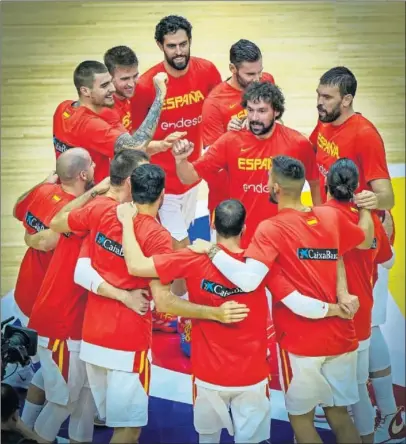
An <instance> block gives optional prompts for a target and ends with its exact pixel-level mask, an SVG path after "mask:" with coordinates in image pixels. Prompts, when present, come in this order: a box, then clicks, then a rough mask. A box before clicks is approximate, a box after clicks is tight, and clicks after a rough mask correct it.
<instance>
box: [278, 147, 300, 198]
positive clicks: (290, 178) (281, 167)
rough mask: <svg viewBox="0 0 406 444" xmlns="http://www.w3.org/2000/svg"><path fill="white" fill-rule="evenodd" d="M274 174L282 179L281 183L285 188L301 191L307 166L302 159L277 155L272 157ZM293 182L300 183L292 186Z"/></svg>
mask: <svg viewBox="0 0 406 444" xmlns="http://www.w3.org/2000/svg"><path fill="white" fill-rule="evenodd" d="M272 175H273V176H274V177H275V179H276V180H278V179H279V180H280V185H281V187H282V188H284V189H285V190H290V191H292V192H293V191H294V192H297V191H300V192H301V190H302V188H303V185H304V182H305V167H304V165H303V163H302V162H300V160H297V159H295V158H293V157H289V156H275V157H273V158H272ZM292 182H295V183H297V184H298V185H299V184H300V190H299V187H298V185H297V186H296V185H295V186H294V187H293V186H290V185H291V183H292Z"/></svg>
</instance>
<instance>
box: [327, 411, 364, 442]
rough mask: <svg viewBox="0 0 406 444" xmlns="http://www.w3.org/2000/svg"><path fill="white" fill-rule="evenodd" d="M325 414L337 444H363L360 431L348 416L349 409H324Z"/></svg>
mask: <svg viewBox="0 0 406 444" xmlns="http://www.w3.org/2000/svg"><path fill="white" fill-rule="evenodd" d="M324 413H325V415H326V419H327V422H328V423H329V425H330V427H331V430H332V431H333V433H334V435H335V437H336V441H337V444H351V443H361V442H362V441H361V438H360V436H359V433H358V430H357V428H356V427H355V424H354V423H353V421H352V419H351V417H350V415H349V414H348V410H347V407H324Z"/></svg>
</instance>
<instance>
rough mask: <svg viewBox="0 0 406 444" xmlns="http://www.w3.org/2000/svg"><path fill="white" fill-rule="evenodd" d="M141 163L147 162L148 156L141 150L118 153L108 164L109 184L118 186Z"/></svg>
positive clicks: (126, 150) (127, 150)
mask: <svg viewBox="0 0 406 444" xmlns="http://www.w3.org/2000/svg"><path fill="white" fill-rule="evenodd" d="M141 162H149V156H148V154H146V153H145V152H144V151H141V150H130V149H125V150H121V151H119V152H118V153H117V154H116V155H115V156H114V158H113V160H112V161H111V163H110V183H111V185H115V186H120V185H122V184H123V183H124V181H125V180H126V179H128V178H129V177H130V176H131V173H132V172H133V171H134V170H135V169H136V168H137V167H138V165H139V164H140V163H141Z"/></svg>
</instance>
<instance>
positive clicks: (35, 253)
mask: <svg viewBox="0 0 406 444" xmlns="http://www.w3.org/2000/svg"><path fill="white" fill-rule="evenodd" d="M89 168H92V166H91V165H89V154H88V153H87V152H86V151H85V150H83V149H82V148H74V149H72V150H70V151H69V152H68V153H64V154H63V155H61V156H60V157H59V158H58V160H57V162H56V170H55V172H54V173H52V174H51V175H50V176H49V177H48V178H47V179H46V180H45V181H44V182H41V183H40V184H38V185H36V186H35V187H33V188H31V189H30V190H29V191H27V192H26V193H24V194H23V195H22V196H20V197H19V199H18V200H17V203H16V205H15V206H14V212H13V213H14V216H15V217H16V218H17V219H18V220H20V221H21V222H23V225H24V227H25V229H26V236H25V240H26V242H27V243H28V247H29V248H28V250H27V251H26V253H25V255H24V258H23V260H22V262H21V266H20V270H19V273H18V276H17V283H16V287H15V291H14V296H15V303H16V307H15V309H16V313H17V314H18V318H19V319H20V321H21V323H22V324H23V325H24V326H27V325H28V320H29V317H30V315H31V310H32V307H33V305H34V302H35V299H36V297H37V295H38V292H39V290H40V287H41V284H42V281H43V279H44V276H45V273H46V271H47V268H48V265H49V263H50V261H51V258H52V254H53V249H54V248H55V246H56V243H57V242H58V239H59V236H58V235H55V234H54V235H53V236H50V237H49V240H44V236H42V234H43V233H44V232H45V230H46V231H48V232H49V229H48V227H49V223H50V221H51V219H52V217H53V216H54V215H55V214H56V213H57V212H58V211H59V210H60V209H61V207H63V206H64V205H66V204H67V202H69V201H70V200H72V199H74V198H75V196H77V195H79V194H81V193H83V191H84V188H85V187H86V186H87V185H86V183H87V182H86V178H85V175H86V174H87V170H88V169H89ZM58 178H59V180H60V184H56V181H57V180H58ZM34 233H38V235H37V236H32V235H33V234H34ZM33 238H34V239H33ZM37 361H38V359H37V357H35V358H34V360H33V362H37ZM17 374H18V372H17ZM25 376H26V377H27V375H25ZM8 381H10V380H9V379H8ZM30 382H31V384H30ZM26 383H27V385H28V384H30V385H29V387H28V392H27V398H26V402H25V404H24V410H23V414H22V421H23V422H24V423H25V424H26V425H27V426H28V427H30V428H33V426H34V422H35V420H36V418H37V417H38V415H39V414H40V412H41V409H42V407H43V404H44V402H45V392H44V380H43V376H42V369H41V368H40V369H39V370H38V371H37V372H36V373H35V374H34V375H33V379H32V381H26Z"/></svg>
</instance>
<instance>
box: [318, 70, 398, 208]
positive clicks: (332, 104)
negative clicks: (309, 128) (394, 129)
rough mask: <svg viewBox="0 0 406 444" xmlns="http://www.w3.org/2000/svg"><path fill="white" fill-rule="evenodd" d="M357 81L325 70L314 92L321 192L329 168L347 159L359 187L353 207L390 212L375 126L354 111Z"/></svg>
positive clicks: (386, 176) (391, 198)
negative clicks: (355, 170)
mask: <svg viewBox="0 0 406 444" xmlns="http://www.w3.org/2000/svg"><path fill="white" fill-rule="evenodd" d="M356 91H357V80H356V78H355V76H354V74H353V73H352V72H351V71H350V70H349V69H348V68H345V67H343V66H338V67H335V68H332V69H330V70H328V71H327V72H326V73H324V74H323V76H322V77H321V78H320V82H319V86H318V88H317V110H318V112H319V121H318V123H317V125H316V128H315V129H314V130H313V133H312V134H311V136H310V140H311V142H312V144H313V145H314V147H315V148H316V149H317V164H318V167H319V171H320V188H321V194H322V197H323V201H325V200H326V192H325V189H324V185H325V183H326V177H327V173H328V170H329V169H330V167H331V165H332V164H333V163H334V162H335V161H336V160H337V159H339V158H342V157H347V158H348V159H351V160H352V161H353V162H355V164H356V165H357V167H358V171H359V187H358V189H357V193H358V194H357V195H356V196H355V201H354V202H355V204H356V205H357V206H359V207H361V208H367V209H369V210H374V209H380V210H385V209H387V210H390V209H391V208H392V207H393V206H394V203H395V200H394V194H393V188H392V183H391V180H390V176H389V171H388V165H387V163H386V157H385V147H384V143H383V140H382V138H381V136H380V134H379V132H378V130H377V129H376V128H375V126H374V125H373V124H372V123H371V122H370V121H369V120H367V119H366V118H365V117H364V116H362V115H361V114H360V113H357V112H355V111H354V109H353V102H354V97H355V93H356Z"/></svg>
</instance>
